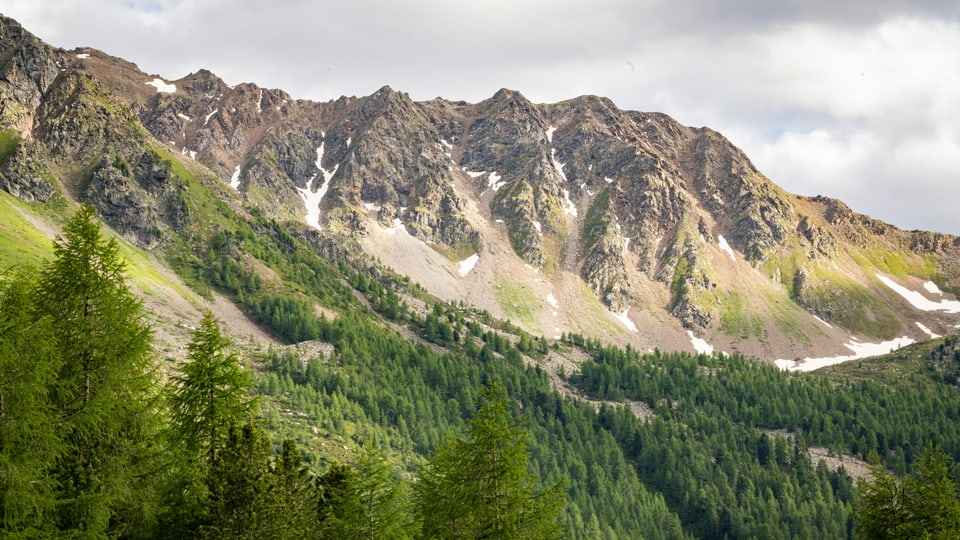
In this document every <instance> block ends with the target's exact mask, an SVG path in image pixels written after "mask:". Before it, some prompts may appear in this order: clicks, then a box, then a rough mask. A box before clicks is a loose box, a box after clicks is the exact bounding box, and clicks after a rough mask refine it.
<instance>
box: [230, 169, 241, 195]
mask: <svg viewBox="0 0 960 540" xmlns="http://www.w3.org/2000/svg"><path fill="white" fill-rule="evenodd" d="M230 187H232V188H233V189H236V190H239V189H240V166H239V165H237V168H236V169H234V170H233V176H231V177H230Z"/></svg>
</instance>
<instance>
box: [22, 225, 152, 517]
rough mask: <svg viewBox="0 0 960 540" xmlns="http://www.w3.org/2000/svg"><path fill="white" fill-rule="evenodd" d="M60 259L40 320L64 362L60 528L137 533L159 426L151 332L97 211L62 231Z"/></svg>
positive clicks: (48, 273)
mask: <svg viewBox="0 0 960 540" xmlns="http://www.w3.org/2000/svg"><path fill="white" fill-rule="evenodd" d="M54 255H55V258H54V260H53V261H52V262H50V263H49V264H48V265H47V266H46V267H45V268H43V269H42V271H41V273H40V279H39V284H38V288H37V289H36V291H37V292H36V313H35V317H36V318H37V320H40V319H44V320H48V321H50V330H51V338H52V341H51V345H52V346H53V348H54V349H55V350H56V351H57V354H58V355H60V364H59V366H58V374H57V378H56V380H55V381H54V383H53V385H52V387H51V392H50V396H51V400H52V405H53V406H54V407H55V408H56V409H57V411H58V414H59V425H58V429H59V430H60V433H61V437H62V441H63V443H64V451H63V452H62V453H61V455H60V459H59V460H58V463H57V467H56V471H55V478H56V482H57V484H58V492H57V497H58V501H57V506H58V514H59V516H58V517H59V526H60V528H61V529H62V530H75V531H83V533H84V534H87V535H93V536H96V535H101V534H108V533H109V534H120V533H121V532H122V533H125V534H132V533H131V531H130V529H129V527H130V526H131V524H134V523H136V524H142V523H143V522H144V520H145V519H148V517H147V516H146V512H147V511H148V510H147V508H148V507H149V504H150V500H151V499H150V497H148V496H147V495H146V494H147V493H148V491H149V486H150V485H151V482H150V481H149V479H148V478H147V476H148V474H147V473H148V471H151V470H152V466H151V464H152V463H153V458H154V457H155V453H154V450H155V449H154V448H153V445H154V442H155V440H156V437H155V434H156V432H157V424H156V419H157V418H158V415H157V414H156V400H155V397H156V382H155V377H154V370H153V363H152V356H151V350H150V346H151V330H150V327H149V325H148V324H147V322H146V321H145V320H144V310H143V307H142V304H141V303H140V301H139V299H138V298H137V297H136V296H134V295H133V294H132V293H131V292H130V290H129V289H128V288H127V286H126V283H125V282H124V273H123V271H124V262H123V261H122V259H121V258H120V256H119V252H118V248H117V244H116V241H114V240H112V239H111V240H109V241H106V240H104V239H103V238H102V237H101V234H100V229H99V226H98V225H97V222H96V218H95V216H94V211H93V209H92V208H90V207H85V208H83V209H81V210H80V211H78V212H77V214H76V215H75V216H74V217H73V218H72V219H71V220H70V221H69V222H68V223H67V224H66V226H65V227H64V232H63V236H62V237H61V238H58V239H57V240H56V241H55V242H54ZM118 529H120V530H118Z"/></svg>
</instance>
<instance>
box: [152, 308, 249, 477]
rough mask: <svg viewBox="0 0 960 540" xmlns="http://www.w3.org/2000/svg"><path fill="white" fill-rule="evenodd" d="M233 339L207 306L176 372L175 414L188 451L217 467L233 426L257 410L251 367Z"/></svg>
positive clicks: (172, 394) (172, 401) (172, 395)
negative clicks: (245, 364) (232, 348)
mask: <svg viewBox="0 0 960 540" xmlns="http://www.w3.org/2000/svg"><path fill="white" fill-rule="evenodd" d="M230 346H231V343H230V340H229V339H228V338H227V337H226V336H224V335H223V333H222V332H221V331H220V323H219V322H218V321H217V319H216V317H215V316H214V315H213V313H212V312H210V311H207V312H206V313H204V315H203V319H202V320H201V321H200V326H198V327H197V328H196V330H194V331H193V334H192V338H191V340H190V343H189V344H188V345H187V361H186V362H185V363H184V364H183V365H182V366H181V367H180V370H179V373H177V374H175V375H173V376H172V377H171V381H172V386H171V387H170V404H171V414H172V418H173V423H174V426H175V428H176V430H177V432H178V436H179V438H180V440H181V441H182V442H183V444H184V446H185V447H186V449H187V451H188V452H189V453H191V454H193V455H194V456H195V457H197V458H202V459H203V460H204V461H205V462H206V465H207V466H210V467H212V466H214V465H215V464H216V462H217V459H218V457H219V453H220V451H221V450H222V448H223V446H224V444H225V443H226V440H227V436H228V431H229V429H230V427H231V426H234V425H241V424H243V422H244V421H245V419H246V418H247V416H249V415H250V414H251V413H252V412H253V408H254V406H255V403H254V401H253V400H252V399H251V397H250V389H251V386H252V384H253V380H252V377H251V375H250V373H249V372H247V371H244V370H243V369H242V368H241V366H240V361H239V359H238V358H237V355H236V354H235V353H233V352H231V351H230V350H229V349H230Z"/></svg>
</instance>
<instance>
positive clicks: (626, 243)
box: [623, 238, 630, 253]
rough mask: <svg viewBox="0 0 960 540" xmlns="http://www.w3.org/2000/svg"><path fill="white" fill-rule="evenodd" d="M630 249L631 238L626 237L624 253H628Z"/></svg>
mask: <svg viewBox="0 0 960 540" xmlns="http://www.w3.org/2000/svg"><path fill="white" fill-rule="evenodd" d="M628 251H630V239H629V238H624V239H623V252H624V253H627V252H628Z"/></svg>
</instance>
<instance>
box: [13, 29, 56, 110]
mask: <svg viewBox="0 0 960 540" xmlns="http://www.w3.org/2000/svg"><path fill="white" fill-rule="evenodd" d="M59 71H60V70H59V68H58V67H57V64H56V62H55V61H54V59H53V56H52V54H51V51H50V47H49V46H48V45H47V44H45V43H43V42H42V41H40V40H39V39H37V38H36V37H35V36H33V35H31V34H30V33H29V32H27V31H25V30H24V29H23V27H21V26H20V24H19V23H17V22H16V21H14V20H13V19H9V18H7V17H4V16H2V15H0V81H2V83H3V84H0V118H2V119H3V124H0V126H5V125H9V124H13V125H19V126H20V127H27V126H28V125H29V123H28V122H29V117H30V113H31V111H33V110H35V109H36V108H37V107H38V106H39V105H40V101H41V99H42V97H43V95H44V93H46V91H47V88H49V87H50V85H51V84H52V83H53V80H54V79H56V77H57V74H58V73H59Z"/></svg>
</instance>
